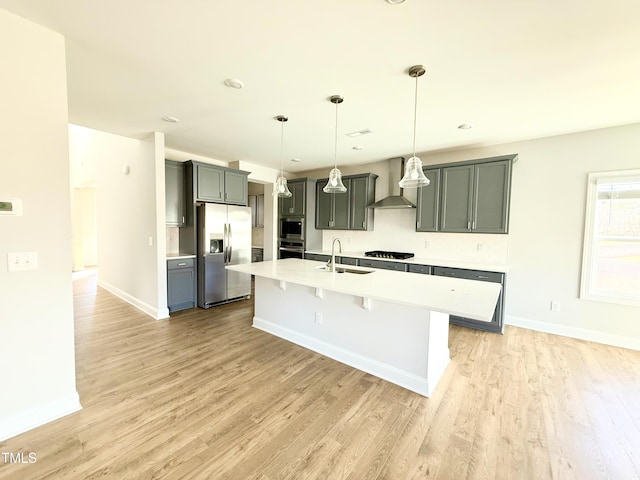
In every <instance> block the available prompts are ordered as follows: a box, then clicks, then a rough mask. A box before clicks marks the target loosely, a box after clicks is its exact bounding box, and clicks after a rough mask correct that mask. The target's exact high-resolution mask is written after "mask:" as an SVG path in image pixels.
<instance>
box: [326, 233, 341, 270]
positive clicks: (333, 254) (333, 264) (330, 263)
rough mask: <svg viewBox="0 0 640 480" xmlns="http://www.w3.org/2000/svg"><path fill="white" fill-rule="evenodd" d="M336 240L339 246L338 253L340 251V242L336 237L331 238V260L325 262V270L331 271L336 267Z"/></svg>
mask: <svg viewBox="0 0 640 480" xmlns="http://www.w3.org/2000/svg"><path fill="white" fill-rule="evenodd" d="M336 242H338V246H339V247H340V252H339V253H342V242H341V241H340V239H339V238H338V237H336V238H334V239H333V242H331V260H329V261H328V262H327V270H329V271H330V272H333V271H334V270H335V268H336V249H335V247H336Z"/></svg>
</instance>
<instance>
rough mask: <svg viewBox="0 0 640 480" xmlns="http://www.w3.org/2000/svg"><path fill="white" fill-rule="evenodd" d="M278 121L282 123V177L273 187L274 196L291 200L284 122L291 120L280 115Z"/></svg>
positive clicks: (277, 179)
mask: <svg viewBox="0 0 640 480" xmlns="http://www.w3.org/2000/svg"><path fill="white" fill-rule="evenodd" d="M276 120H278V121H279V122H280V125H281V127H280V176H279V177H278V178H276V183H275V184H274V186H273V196H274V197H275V196H276V195H277V196H278V197H280V198H289V197H290V196H291V191H289V187H288V186H287V179H286V178H284V122H286V121H287V120H289V119H288V118H287V117H285V116H284V115H278V116H277V117H276Z"/></svg>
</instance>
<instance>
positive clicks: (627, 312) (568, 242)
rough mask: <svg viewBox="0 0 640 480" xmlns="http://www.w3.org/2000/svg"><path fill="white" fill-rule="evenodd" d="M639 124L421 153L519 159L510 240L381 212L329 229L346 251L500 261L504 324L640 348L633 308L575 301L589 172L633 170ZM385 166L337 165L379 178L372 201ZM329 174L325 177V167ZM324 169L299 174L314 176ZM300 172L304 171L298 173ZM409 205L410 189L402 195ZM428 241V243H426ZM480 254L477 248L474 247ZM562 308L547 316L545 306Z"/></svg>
mask: <svg viewBox="0 0 640 480" xmlns="http://www.w3.org/2000/svg"><path fill="white" fill-rule="evenodd" d="M639 151H640V124H634V125H627V126H622V127H615V128H607V129H601V130H593V131H588V132H581V133H576V134H571V135H561V136H556V137H548V138H541V139H535V140H529V141H523V142H515V143H510V144H504V145H494V146H488V147H479V148H473V149H467V150H456V151H447V152H436V153H430V154H421V155H420V157H421V158H422V161H423V163H424V164H425V165H429V164H439V163H449V162H457V161H463V160H471V159H477V158H485V157H493V156H498V155H506V154H512V153H517V154H518V155H519V160H518V162H517V163H516V164H515V165H514V168H513V183H512V194H511V217H510V226H509V234H508V235H479V234H447V233H416V232H415V210H406V211H404V210H378V211H376V212H375V230H374V231H372V232H348V231H344V232H335V231H326V232H325V233H324V236H323V246H324V248H325V249H326V248H330V240H331V238H332V237H335V236H339V237H341V238H343V239H346V242H345V243H347V247H346V249H347V250H351V251H363V250H368V249H384V250H387V249H388V250H400V251H409V252H413V253H415V255H416V256H417V257H426V258H429V257H431V258H439V259H458V260H464V261H470V262H476V261H477V262H480V263H490V262H494V263H507V264H509V265H511V271H510V272H509V274H508V275H507V287H506V315H507V318H506V320H507V323H510V324H513V325H520V326H524V327H528V328H533V329H537V330H543V331H549V332H552V333H557V334H561V335H567V336H573V337H577V338H583V339H588V340H594V341H598V342H602V343H610V344H614V345H620V346H625V347H627V348H633V349H640V322H639V321H638V319H640V309H639V308H637V307H631V306H622V305H613V304H608V303H599V302H593V301H586V300H581V299H579V298H578V294H579V288H580V284H579V281H580V268H581V259H582V241H583V231H584V230H583V228H584V215H585V201H586V198H585V197H586V186H587V174H588V173H589V172H594V171H606V170H624V169H631V168H637V167H638V164H639V162H640V157H638V152H639ZM386 164H387V162H376V163H371V164H368V165H360V166H357V167H347V166H345V167H341V170H342V171H343V174H353V173H361V172H373V173H376V174H378V175H379V176H380V177H379V178H378V182H377V189H376V199H380V198H382V197H384V196H386V192H387V190H388V188H387V186H388V174H387V173H386V172H385V168H384V167H385V165H386ZM327 172H328V171H327ZM327 172H325V171H324V170H323V171H310V172H304V174H305V175H308V176H311V177H316V178H320V177H321V176H322V177H324V176H326V174H327ZM299 176H302V175H299ZM405 196H406V197H407V198H409V199H412V200H413V199H415V192H413V191H412V190H411V189H407V190H405ZM425 241H426V242H427V245H428V246H425ZM479 243H480V244H482V248H481V250H480V251H478V244H479ZM552 300H553V301H555V302H559V303H560V306H561V311H560V312H552V311H551V309H550V303H551V301H552Z"/></svg>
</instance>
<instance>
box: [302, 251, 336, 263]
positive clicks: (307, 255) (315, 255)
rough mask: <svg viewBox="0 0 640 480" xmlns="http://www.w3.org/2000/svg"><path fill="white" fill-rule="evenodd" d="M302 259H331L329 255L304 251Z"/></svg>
mask: <svg viewBox="0 0 640 480" xmlns="http://www.w3.org/2000/svg"><path fill="white" fill-rule="evenodd" d="M304 259H305V260H313V261H315V262H328V261H329V260H331V255H322V254H319V253H305V254H304Z"/></svg>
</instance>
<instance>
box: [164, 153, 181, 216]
mask: <svg viewBox="0 0 640 480" xmlns="http://www.w3.org/2000/svg"><path fill="white" fill-rule="evenodd" d="M164 167H165V169H164V185H165V218H166V224H167V226H169V227H184V226H185V216H186V203H185V185H184V164H183V163H181V162H174V161H172V160H165V162H164Z"/></svg>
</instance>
